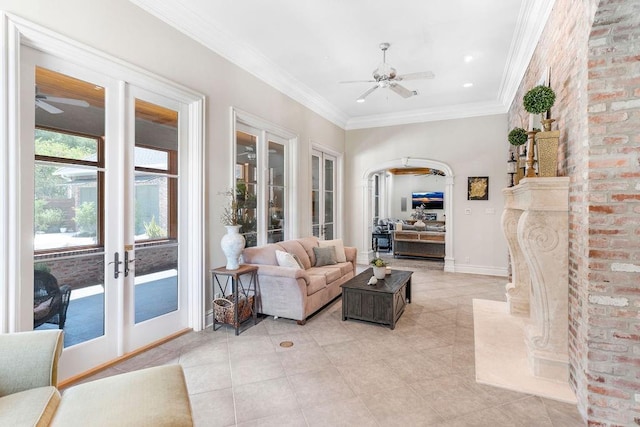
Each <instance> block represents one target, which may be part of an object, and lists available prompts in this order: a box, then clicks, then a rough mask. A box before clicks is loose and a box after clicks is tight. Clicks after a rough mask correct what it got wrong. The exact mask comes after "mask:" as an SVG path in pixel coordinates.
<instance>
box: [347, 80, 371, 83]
mask: <svg viewBox="0 0 640 427" xmlns="http://www.w3.org/2000/svg"><path fill="white" fill-rule="evenodd" d="M375 82H376V81H375V80H345V81H342V82H338V83H375Z"/></svg>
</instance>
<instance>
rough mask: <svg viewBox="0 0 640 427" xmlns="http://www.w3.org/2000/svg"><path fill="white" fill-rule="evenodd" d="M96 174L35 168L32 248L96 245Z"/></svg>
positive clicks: (85, 171)
mask: <svg viewBox="0 0 640 427" xmlns="http://www.w3.org/2000/svg"><path fill="white" fill-rule="evenodd" d="M97 176H98V172H97V171H96V170H95V169H91V168H82V167H62V168H60V167H55V166H49V165H42V164H36V165H35V201H34V212H33V215H34V249H35V250H36V251H41V250H49V249H58V248H66V247H73V246H88V245H95V244H97V230H98V210H97V206H98V198H97V188H96V182H97Z"/></svg>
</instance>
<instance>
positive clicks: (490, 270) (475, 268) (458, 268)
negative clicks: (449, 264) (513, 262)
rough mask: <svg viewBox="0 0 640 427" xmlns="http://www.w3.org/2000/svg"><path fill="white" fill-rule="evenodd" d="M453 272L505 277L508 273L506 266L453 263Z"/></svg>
mask: <svg viewBox="0 0 640 427" xmlns="http://www.w3.org/2000/svg"><path fill="white" fill-rule="evenodd" d="M454 272H455V273H466V274H481V275H483V276H500V277H507V276H508V275H509V273H508V271H507V268H506V267H487V266H484V265H469V264H463V265H461V264H455V265H454Z"/></svg>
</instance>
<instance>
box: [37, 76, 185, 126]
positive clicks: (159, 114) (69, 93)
mask: <svg viewBox="0 0 640 427" xmlns="http://www.w3.org/2000/svg"><path fill="white" fill-rule="evenodd" d="M36 87H37V91H38V93H39V94H43V95H49V96H58V97H61V98H74V99H82V100H85V101H87V102H88V103H89V105H91V106H93V107H96V108H101V109H104V93H105V91H104V88H103V87H101V86H97V85H94V84H91V83H88V82H85V81H83V80H78V79H75V78H73V77H69V76H67V75H64V74H60V73H56V72H55V71H51V70H48V69H46V68H41V67H36ZM52 104H53V105H55V106H57V107H60V108H61V109H63V110H64V106H63V105H62V104H56V103H52ZM136 118H138V119H142V120H147V121H150V122H153V123H159V124H163V125H166V126H172V127H177V126H178V112H177V111H174V110H170V109H168V108H164V107H161V106H159V105H156V104H152V103H150V102H146V101H142V100H140V99H136Z"/></svg>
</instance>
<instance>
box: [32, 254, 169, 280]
mask: <svg viewBox="0 0 640 427" xmlns="http://www.w3.org/2000/svg"><path fill="white" fill-rule="evenodd" d="M87 252H88V251H77V252H68V253H60V254H57V255H51V254H45V255H37V256H36V257H35V259H34V265H35V268H39V267H44V266H46V267H47V268H48V269H49V271H50V272H51V274H53V275H54V276H55V277H56V279H57V280H58V283H59V284H61V285H69V286H71V289H80V288H84V287H87V286H93V285H101V284H104V255H103V254H91V253H90V251H89V252H88V253H87ZM135 254H136V261H135V264H134V265H133V266H132V268H135V272H136V275H137V276H140V275H143V274H149V273H156V272H158V271H164V270H168V269H173V268H177V266H178V246H177V245H154V244H149V245H146V246H145V245H142V247H139V248H138V249H137V250H136V253H135ZM112 260H113V259H110V260H109V261H112ZM120 260H122V258H120ZM112 267H113V266H110V267H109V269H108V270H107V273H108V274H112V273H113V268H112ZM120 270H121V271H122V267H121V268H120Z"/></svg>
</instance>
